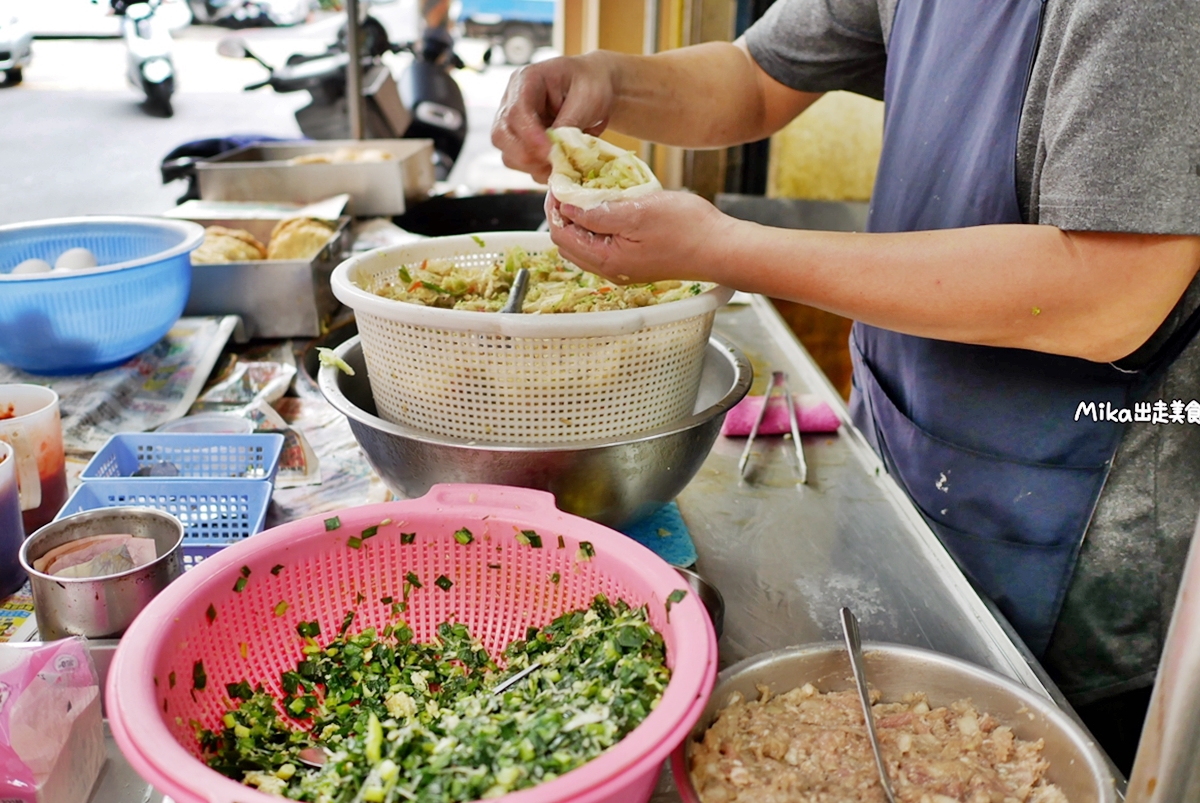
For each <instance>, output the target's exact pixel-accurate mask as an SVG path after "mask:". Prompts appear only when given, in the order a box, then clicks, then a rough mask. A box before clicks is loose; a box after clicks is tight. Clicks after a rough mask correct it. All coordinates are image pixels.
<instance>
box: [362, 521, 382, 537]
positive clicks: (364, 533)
mask: <svg viewBox="0 0 1200 803" xmlns="http://www.w3.org/2000/svg"><path fill="white" fill-rule="evenodd" d="M378 532H379V525H378V524H372V525H371V526H370V527H368V528H367V529H365V530H363V531H362V539H363V540H364V541H365V540H367V539H368V538H370V537H371V536H373V535H375V534H376V533H378Z"/></svg>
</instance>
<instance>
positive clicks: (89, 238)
mask: <svg viewBox="0 0 1200 803" xmlns="http://www.w3.org/2000/svg"><path fill="white" fill-rule="evenodd" d="M203 239H204V229H203V228H202V227H200V226H199V225H197V224H195V223H191V222H189V221H183V220H167V219H165V218H137V217H81V218H63V219H59V220H43V221H37V222H33V223H15V224H11V225H7V226H0V363H5V364H6V365H12V366H15V367H17V368H20V369H22V370H25V371H30V372H32V373H37V374H73V373H86V372H90V371H97V370H100V369H102V368H107V367H110V366H113V365H117V364H119V363H121V362H124V361H125V360H127V359H129V358H130V357H132V356H133V355H135V354H137V353H139V352H141V351H143V350H145V349H147V348H149V347H150V346H152V345H154V344H155V343H156V342H158V341H159V340H160V339H161V338H162V336H163V335H165V334H166V333H167V332H168V331H169V330H170V328H171V327H172V326H174V325H175V321H176V320H178V319H179V316H180V315H181V314H182V313H183V308H184V305H185V304H186V303H187V298H188V292H189V290H190V289H191V277H192V263H191V256H190V253H191V251H192V250H194V249H195V248H196V247H197V246H199V245H200V243H201V242H202V241H203ZM68 248H87V249H88V250H90V251H91V252H92V253H93V254H95V256H96V261H97V262H98V263H99V265H98V267H95V268H89V269H87V270H79V271H70V272H65V273H61V272H59V273H41V274H23V275H18V276H13V275H12V273H11V272H12V269H13V268H15V267H16V266H17V265H18V264H20V263H21V262H24V261H25V260H27V259H42V260H45V261H46V262H49V263H50V264H51V265H53V264H54V262H55V261H56V260H57V259H58V257H59V255H60V254H62V252H63V251H66V250H67V249H68Z"/></svg>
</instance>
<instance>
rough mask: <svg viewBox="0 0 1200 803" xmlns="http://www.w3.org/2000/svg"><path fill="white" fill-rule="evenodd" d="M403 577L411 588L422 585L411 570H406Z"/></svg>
mask: <svg viewBox="0 0 1200 803" xmlns="http://www.w3.org/2000/svg"><path fill="white" fill-rule="evenodd" d="M404 579H405V580H406V581H407V582H408V584H409V585H410V586H412V587H413V588H422V587H423V586H422V585H421V580H420V578H418V577H417V576H416V575H415V574H413V573H412V572H408V573H407V574H405V575H404Z"/></svg>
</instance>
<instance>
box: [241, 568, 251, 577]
mask: <svg viewBox="0 0 1200 803" xmlns="http://www.w3.org/2000/svg"><path fill="white" fill-rule="evenodd" d="M249 576H250V567H249V566H243V567H242V577H249Z"/></svg>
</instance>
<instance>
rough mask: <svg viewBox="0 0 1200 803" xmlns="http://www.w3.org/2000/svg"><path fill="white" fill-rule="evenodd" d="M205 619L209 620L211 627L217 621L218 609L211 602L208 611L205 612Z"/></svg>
mask: <svg viewBox="0 0 1200 803" xmlns="http://www.w3.org/2000/svg"><path fill="white" fill-rule="evenodd" d="M204 618H205V619H207V620H208V623H209V624H210V625H211V624H212V623H213V622H215V621H217V609H216V607H215V606H214V605H213V604H212V603H211V602H210V603H209V604H208V610H206V611H205V612H204Z"/></svg>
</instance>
